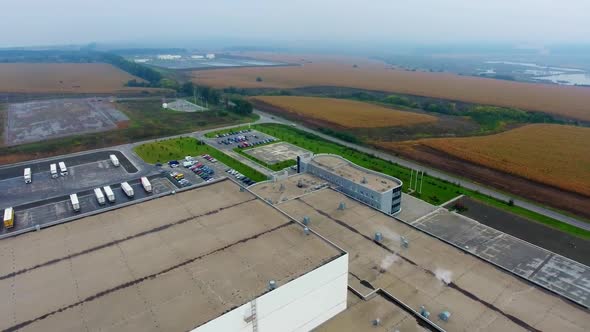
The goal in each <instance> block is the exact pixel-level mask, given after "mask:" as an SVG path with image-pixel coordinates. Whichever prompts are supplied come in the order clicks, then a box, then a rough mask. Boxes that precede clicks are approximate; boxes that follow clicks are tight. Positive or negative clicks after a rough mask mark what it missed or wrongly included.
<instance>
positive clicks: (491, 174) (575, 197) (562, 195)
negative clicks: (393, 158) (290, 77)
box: [377, 143, 590, 218]
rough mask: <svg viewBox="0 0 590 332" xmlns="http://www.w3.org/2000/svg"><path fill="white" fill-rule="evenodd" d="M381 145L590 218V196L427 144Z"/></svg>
mask: <svg viewBox="0 0 590 332" xmlns="http://www.w3.org/2000/svg"><path fill="white" fill-rule="evenodd" d="M377 147H379V148H385V149H386V150H389V151H392V152H394V153H396V154H400V155H402V156H403V157H405V158H408V159H412V160H416V161H418V162H420V163H424V164H427V165H430V166H433V167H435V168H438V169H441V170H444V171H447V172H449V173H452V174H460V175H461V176H463V177H466V178H470V179H472V180H474V181H476V182H479V183H483V184H486V185H489V186H491V187H495V188H498V189H500V190H504V191H506V192H510V193H513V194H515V195H517V196H521V197H525V198H527V199H530V200H533V201H537V202H539V203H541V204H546V205H548V206H552V207H555V208H558V209H562V210H566V211H570V212H572V213H574V214H577V215H580V216H583V217H586V218H590V199H588V197H587V196H583V195H580V194H577V193H573V192H570V191H564V190H561V189H559V188H555V187H551V186H548V185H545V184H542V183H537V182H534V181H531V180H527V179H525V178H522V177H519V176H515V175H510V174H507V173H504V172H501V171H498V170H494V169H491V168H488V167H484V166H480V165H477V164H474V163H471V162H468V161H465V160H462V159H458V158H454V157H452V156H450V155H448V154H445V153H442V152H440V151H437V150H435V149H432V148H429V147H427V146H422V145H409V144H407V145H404V144H395V146H394V145H392V144H389V143H388V144H381V145H378V146H377Z"/></svg>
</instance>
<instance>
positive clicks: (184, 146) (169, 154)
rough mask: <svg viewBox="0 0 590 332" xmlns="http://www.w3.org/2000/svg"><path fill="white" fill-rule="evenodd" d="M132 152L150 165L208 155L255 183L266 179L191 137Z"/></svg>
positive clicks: (142, 147)
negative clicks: (186, 157)
mask: <svg viewBox="0 0 590 332" xmlns="http://www.w3.org/2000/svg"><path fill="white" fill-rule="evenodd" d="M134 151H135V153H137V155H138V156H140V157H141V158H142V159H143V160H144V161H146V162H148V163H152V164H155V163H164V162H167V161H169V160H178V159H183V158H184V157H185V156H200V155H203V154H209V155H211V156H212V157H213V158H215V159H217V160H219V161H220V162H222V163H224V164H225V165H226V166H227V167H230V168H233V169H235V170H236V171H238V172H240V173H242V174H244V175H245V176H247V177H249V178H250V179H252V180H254V181H256V182H260V181H264V180H266V179H267V178H266V176H265V175H264V174H262V173H260V172H258V171H257V170H255V169H253V168H251V167H250V166H247V165H244V164H242V163H241V162H239V161H237V160H235V159H234V158H232V157H230V156H228V155H226V154H225V153H223V152H221V151H219V150H217V149H215V148H213V147H211V146H209V145H206V144H204V143H202V142H200V141H198V140H196V139H194V138H192V137H179V138H172V139H167V140H162V141H156V142H152V143H146V144H142V145H140V146H137V147H135V149H134Z"/></svg>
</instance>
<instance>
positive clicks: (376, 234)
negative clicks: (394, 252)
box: [374, 232, 383, 242]
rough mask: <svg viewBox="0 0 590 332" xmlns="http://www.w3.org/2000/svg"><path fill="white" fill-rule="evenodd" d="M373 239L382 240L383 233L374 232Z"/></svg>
mask: <svg viewBox="0 0 590 332" xmlns="http://www.w3.org/2000/svg"><path fill="white" fill-rule="evenodd" d="M374 240H375V242H381V241H383V234H381V233H380V232H377V233H375V237H374Z"/></svg>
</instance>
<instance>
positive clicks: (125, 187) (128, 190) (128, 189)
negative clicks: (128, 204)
mask: <svg viewBox="0 0 590 332" xmlns="http://www.w3.org/2000/svg"><path fill="white" fill-rule="evenodd" d="M121 189H123V192H124V193H125V195H127V197H130V198H131V197H133V195H135V193H134V192H133V188H131V186H130V185H129V183H127V182H123V183H121Z"/></svg>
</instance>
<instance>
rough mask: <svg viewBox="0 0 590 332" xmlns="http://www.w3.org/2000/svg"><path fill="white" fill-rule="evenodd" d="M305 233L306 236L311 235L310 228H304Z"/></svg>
mask: <svg viewBox="0 0 590 332" xmlns="http://www.w3.org/2000/svg"><path fill="white" fill-rule="evenodd" d="M303 233H305V235H309V228H307V227H304V228H303Z"/></svg>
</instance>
